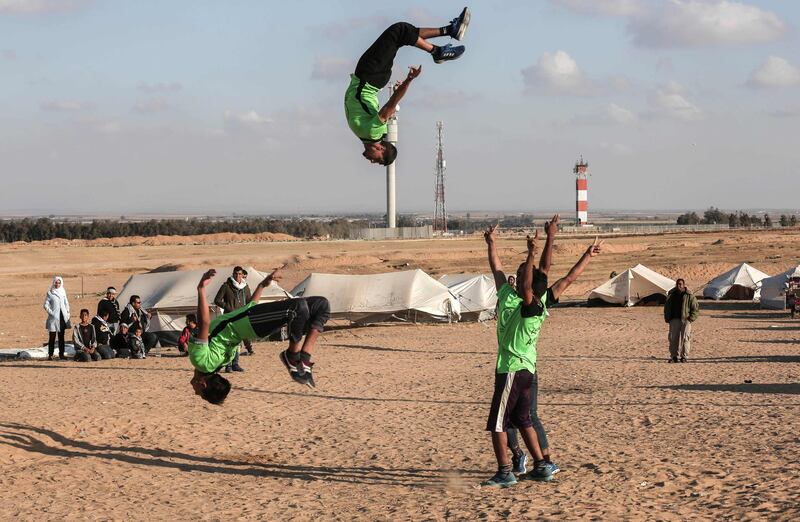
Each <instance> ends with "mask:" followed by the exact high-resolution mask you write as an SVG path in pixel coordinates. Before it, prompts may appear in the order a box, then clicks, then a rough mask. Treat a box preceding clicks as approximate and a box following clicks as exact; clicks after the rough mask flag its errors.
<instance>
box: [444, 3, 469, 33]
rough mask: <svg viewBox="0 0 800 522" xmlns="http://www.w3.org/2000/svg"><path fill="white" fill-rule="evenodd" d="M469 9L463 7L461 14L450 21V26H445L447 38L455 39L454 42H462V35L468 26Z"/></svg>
mask: <svg viewBox="0 0 800 522" xmlns="http://www.w3.org/2000/svg"><path fill="white" fill-rule="evenodd" d="M469 19H470V13H469V7H465V8H464V10H463V11H461V14H460V15H458V17H456V18H453V19H452V20H451V21H450V24H448V26H447V36H449V37H451V38H455V39H456V40H459V41H461V40H463V39H464V33H466V32H467V27H468V26H469Z"/></svg>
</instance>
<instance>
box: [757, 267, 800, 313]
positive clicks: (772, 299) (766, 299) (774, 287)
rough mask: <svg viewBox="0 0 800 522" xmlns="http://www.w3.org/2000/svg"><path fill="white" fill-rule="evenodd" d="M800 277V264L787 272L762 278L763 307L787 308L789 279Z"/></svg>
mask: <svg viewBox="0 0 800 522" xmlns="http://www.w3.org/2000/svg"><path fill="white" fill-rule="evenodd" d="M793 278H800V265H797V266H795V267H792V268H790V269H789V270H787V271H786V272H783V273H780V274H778V275H776V276H773V277H767V278H766V279H762V280H761V308H772V309H773V310H784V309H785V308H786V286H787V283H788V282H789V279H793Z"/></svg>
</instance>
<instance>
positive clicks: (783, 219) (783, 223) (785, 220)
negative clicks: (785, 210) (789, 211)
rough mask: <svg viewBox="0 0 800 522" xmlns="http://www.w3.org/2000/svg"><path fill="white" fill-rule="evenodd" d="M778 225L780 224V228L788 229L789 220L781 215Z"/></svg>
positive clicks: (784, 215)
mask: <svg viewBox="0 0 800 522" xmlns="http://www.w3.org/2000/svg"><path fill="white" fill-rule="evenodd" d="M780 224H781V226H782V227H788V226H789V218H788V217H787V216H786V214H781V220H780Z"/></svg>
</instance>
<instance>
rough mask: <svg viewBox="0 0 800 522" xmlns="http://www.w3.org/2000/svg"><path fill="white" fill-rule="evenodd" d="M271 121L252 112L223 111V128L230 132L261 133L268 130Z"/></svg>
mask: <svg viewBox="0 0 800 522" xmlns="http://www.w3.org/2000/svg"><path fill="white" fill-rule="evenodd" d="M272 122H273V120H272V119H271V118H267V117H264V116H261V115H260V114H258V113H257V112H256V111H254V110H249V111H247V112H241V113H237V112H232V111H225V128H226V130H228V131H231V132H245V133H261V132H264V131H265V130H267V129H269V127H270V125H269V124H270V123H272Z"/></svg>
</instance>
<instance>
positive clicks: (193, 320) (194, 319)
mask: <svg viewBox="0 0 800 522" xmlns="http://www.w3.org/2000/svg"><path fill="white" fill-rule="evenodd" d="M186 322H187V323H196V322H197V316H196V315H194V314H186Z"/></svg>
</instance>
